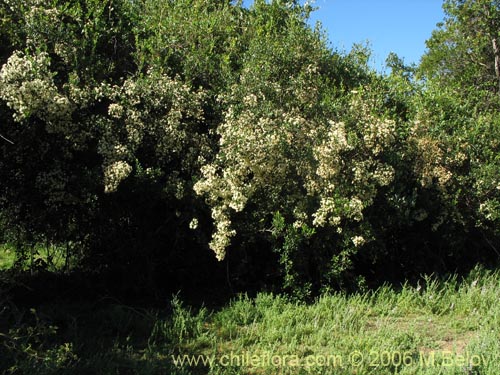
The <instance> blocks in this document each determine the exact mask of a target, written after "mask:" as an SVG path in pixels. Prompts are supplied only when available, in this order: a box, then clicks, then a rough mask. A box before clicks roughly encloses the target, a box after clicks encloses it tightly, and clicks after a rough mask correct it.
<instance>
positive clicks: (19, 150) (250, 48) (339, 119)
mask: <svg viewBox="0 0 500 375" xmlns="http://www.w3.org/2000/svg"><path fill="white" fill-rule="evenodd" d="M16 5H18V6H16ZM312 10H313V9H312V8H311V6H310V5H308V4H307V3H306V4H305V5H301V3H300V2H298V1H285V0H273V1H264V0H259V1H255V2H254V4H253V6H252V7H250V8H249V9H246V8H244V7H243V6H242V3H241V2H231V1H228V0H218V1H208V0H179V1H171V0H142V1H129V0H112V1H111V0H109V1H104V2H103V1H96V0H79V1H76V0H75V1H59V0H51V1H46V2H42V1H38V0H23V1H20V2H14V1H11V0H8V1H7V0H5V1H3V2H1V3H0V20H1V23H0V38H1V41H2V51H1V53H0V58H1V59H2V60H1V61H2V63H3V67H2V70H1V73H0V118H1V119H2V128H1V129H0V134H1V135H2V137H3V138H1V139H0V177H1V179H2V185H1V186H0V211H1V213H2V214H1V218H2V224H1V229H2V233H3V234H2V236H7V237H9V241H10V242H16V241H17V243H18V244H19V246H17V248H18V249H22V248H25V247H28V248H29V247H30V246H34V245H35V244H38V243H50V244H54V245H55V246H62V247H65V248H66V249H68V251H67V255H68V254H69V255H71V256H72V257H73V261H74V263H77V264H78V265H79V266H81V267H83V268H86V270H92V271H100V270H105V269H109V267H110V266H111V265H112V266H113V267H115V268H116V269H118V271H117V272H122V273H123V274H127V275H134V277H137V279H136V280H132V279H131V280H130V282H131V283H132V284H136V285H140V284H144V283H145V284H147V285H148V287H150V288H152V289H154V288H155V281H154V280H155V278H156V277H160V276H159V275H161V276H165V275H169V276H165V277H167V278H168V277H172V278H177V276H178V275H176V272H186V271H179V270H187V269H190V270H192V272H194V273H197V274H204V275H206V276H207V277H211V276H212V275H214V274H217V275H220V272H221V270H222V268H221V267H220V266H218V265H216V262H215V261H213V259H212V255H211V254H210V253H209V252H208V250H207V247H210V248H211V249H212V250H213V252H214V253H215V258H217V259H219V260H222V259H224V258H225V256H226V254H229V255H230V257H229V258H228V261H227V262H228V264H227V267H226V273H227V278H228V279H229V280H228V281H229V283H230V282H231V280H230V278H231V275H230V271H229V270H233V274H232V277H233V279H234V280H233V281H236V280H240V281H241V283H240V285H245V280H243V279H244V278H245V277H249V278H253V279H254V280H255V279H262V280H260V282H261V284H260V285H265V286H269V287H270V288H271V289H275V288H276V284H279V287H278V288H277V289H279V288H280V287H281V288H282V289H283V290H287V291H289V292H290V293H291V294H295V295H296V297H299V298H306V297H309V296H312V295H314V294H315V293H317V292H319V291H321V290H323V291H325V290H331V289H335V288H348V287H352V286H354V287H359V286H364V285H365V284H366V282H367V281H375V280H377V277H378V276H380V275H384V277H386V272H385V270H386V269H391V271H392V272H391V273H392V274H394V278H398V277H401V276H403V277H404V276H412V275H413V276H415V275H418V274H419V273H420V272H422V271H429V270H434V271H442V272H446V271H448V270H450V269H456V268H458V269H468V268H470V267H472V264H473V262H474V261H475V260H478V259H479V260H485V261H486V260H489V259H492V258H494V257H495V254H494V251H495V250H496V245H495V243H496V241H498V238H499V237H498V236H499V232H498V228H499V226H498V220H500V198H499V194H500V190H499V188H498V178H497V176H498V174H499V168H500V162H499V160H498V154H499V150H498V147H499V145H498V139H499V136H498V128H499V127H498V122H499V121H500V118H499V116H498V115H497V112H498V109H499V108H500V106H499V98H498V95H497V94H498V90H497V87H498V82H497V80H498V77H499V76H500V73H498V71H497V69H496V66H497V65H496V62H497V53H496V52H495V48H494V45H495V43H496V41H497V39H498V35H497V34H495V33H497V32H498V28H497V27H496V25H497V18H498V6H497V4H496V3H495V2H491V1H486V0H481V1H472V0H470V1H469V0H467V1H455V0H449V1H447V2H446V3H445V10H446V14H447V18H446V20H445V23H444V24H443V26H442V27H441V28H440V29H439V30H437V31H436V32H435V33H434V35H433V37H432V38H431V40H430V41H429V51H428V53H427V54H426V56H425V57H424V59H423V61H422V64H421V66H420V67H419V68H418V69H417V73H418V74H414V73H415V68H414V67H407V66H405V64H404V62H403V61H402V60H401V59H399V58H398V57H397V56H395V55H390V56H389V57H388V60H387V63H388V66H389V67H390V68H391V73H390V75H387V76H380V75H377V74H376V73H375V72H373V71H371V70H370V69H369V67H368V65H367V61H368V59H369V54H370V51H369V49H368V48H367V47H366V46H361V45H358V46H355V47H354V48H353V49H352V51H351V52H350V53H348V54H346V55H342V54H339V53H337V52H336V51H333V50H331V49H330V48H329V47H328V43H327V40H326V38H325V34H324V32H323V31H322V30H321V28H320V27H319V26H318V27H316V28H311V27H310V26H308V21H309V18H308V17H309V15H310V13H311V12H312ZM499 56H500V55H499ZM499 59H500V57H499ZM498 62H499V64H500V60H498ZM499 66H500V65H499ZM499 69H500V68H499ZM418 78H423V79H422V80H417V79H418ZM464 88H467V90H464ZM464 93H465V95H464ZM277 212H279V216H277V214H276V213H277ZM210 237H211V238H210ZM11 239H13V241H11ZM18 251H19V252H20V253H21V252H22V251H21V250H18ZM200 254H201V255H200ZM492 255H493V256H492ZM208 264H210V266H207V265H208ZM229 266H231V267H229ZM131 269H133V270H134V272H130V270H131ZM165 270H167V271H166V272H165ZM195 270H198V271H199V272H195ZM223 276H226V275H223ZM178 279H181V278H180V277H179V278H178ZM369 279H371V280H369ZM278 280H279V281H278ZM247 281H248V280H247ZM162 282H163V281H162Z"/></svg>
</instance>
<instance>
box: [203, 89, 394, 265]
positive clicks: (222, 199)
mask: <svg viewBox="0 0 500 375" xmlns="http://www.w3.org/2000/svg"><path fill="white" fill-rule="evenodd" d="M302 83H303V82H300V85H299V83H297V85H298V86H300V87H301V88H300V89H298V90H297V95H296V97H297V100H298V101H299V103H301V104H302V103H303V101H306V102H307V101H308V100H309V101H313V98H312V97H311V98H309V99H308V97H307V95H305V94H304V95H302V94H300V93H301V92H302V87H304V86H303V85H302ZM291 84H292V86H293V82H292V83H291ZM239 95H240V96H239ZM276 95H278V94H276ZM301 95H302V96H301ZM299 96H301V98H300V100H299V98H298V97H299ZM228 98H229V99H228V100H229V101H233V102H234V104H232V105H229V107H228V110H227V112H226V116H225V121H224V122H223V123H222V124H221V125H220V126H219V128H218V133H219V135H220V143H219V146H220V151H219V154H218V155H217V157H216V159H215V160H214V161H213V162H212V163H210V164H208V165H205V166H204V167H203V168H202V176H203V177H202V179H201V180H199V181H198V182H197V183H196V184H195V186H194V188H195V191H196V193H197V194H199V195H202V196H204V197H205V198H206V200H207V203H208V204H209V206H210V207H211V208H212V217H213V219H214V221H215V232H214V233H213V237H212V242H211V244H210V246H211V248H212V250H214V252H215V253H216V255H217V257H218V258H219V259H222V258H223V257H224V254H225V249H226V247H227V246H228V245H229V244H230V240H231V238H232V237H233V236H234V235H235V228H233V225H232V221H231V215H232V213H235V212H241V211H243V210H244V209H245V207H246V206H247V204H248V202H250V201H253V200H254V198H255V197H256V196H265V197H268V199H267V200H266V201H265V202H263V201H262V200H259V206H258V208H257V210H260V211H259V213H260V215H262V216H263V217H265V216H270V215H272V213H273V212H275V211H276V210H283V209H291V211H292V214H293V216H294V225H297V226H301V225H303V224H307V225H313V226H317V227H320V226H321V227H324V226H331V227H333V228H335V230H336V231H337V232H338V233H342V225H343V223H347V222H350V223H360V222H361V221H362V220H363V217H364V216H363V211H364V209H365V208H366V207H368V206H369V205H370V204H371V202H372V199H373V198H374V197H375V195H376V193H377V191H378V190H377V189H378V187H380V186H386V185H388V184H390V183H391V182H392V180H393V178H394V169H393V167H392V166H390V165H388V164H387V163H385V162H383V161H382V159H381V155H382V152H383V151H384V150H386V149H387V148H389V147H390V146H391V145H392V144H393V142H394V140H395V131H396V124H395V123H394V122H393V121H390V120H385V119H377V118H375V117H374V116H372V115H371V114H370V113H371V110H370V108H368V106H367V104H365V103H363V102H360V101H359V99H358V98H356V99H355V100H356V102H355V104H354V105H353V112H352V113H353V116H354V117H356V121H355V122H353V120H352V118H350V119H349V122H344V121H334V120H318V119H317V118H306V117H305V116H304V115H303V111H301V110H298V109H296V108H294V107H291V108H283V107H280V106H276V105H274V103H272V102H271V101H270V100H268V99H266V97H265V96H264V95H263V94H262V93H261V92H259V91H255V92H252V91H249V92H247V93H245V94H244V95H241V94H238V93H230V94H228ZM235 98H236V99H235ZM353 101H354V99H353ZM360 103H361V104H360ZM360 108H361V109H360ZM358 133H361V135H358ZM351 139H352V142H351V141H350V140H351ZM285 191H286V192H287V193H286V194H283V192H285ZM257 193H258V194H257ZM310 201H314V202H317V203H315V205H316V207H314V206H311V205H310V204H309V203H308V202H310ZM254 202H255V201H254ZM263 229H264V228H263ZM363 241H364V240H363ZM355 245H356V246H361V245H362V241H361V239H360V238H356V240H355Z"/></svg>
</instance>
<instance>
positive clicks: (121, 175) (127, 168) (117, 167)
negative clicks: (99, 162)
mask: <svg viewBox="0 0 500 375" xmlns="http://www.w3.org/2000/svg"><path fill="white" fill-rule="evenodd" d="M130 172H132V166H131V165H130V164H128V163H127V162H125V161H122V160H120V161H116V162H114V163H112V164H110V165H107V166H106V167H105V168H104V191H105V192H106V193H111V192H113V191H116V189H117V188H118V185H119V184H120V182H121V181H122V180H124V179H125V178H127V177H128V176H129V175H130Z"/></svg>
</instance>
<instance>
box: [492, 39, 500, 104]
mask: <svg viewBox="0 0 500 375" xmlns="http://www.w3.org/2000/svg"><path fill="white" fill-rule="evenodd" d="M492 44H493V54H494V56H495V74H496V77H497V81H498V93H499V94H500V48H499V46H498V39H497V38H493V40H492Z"/></svg>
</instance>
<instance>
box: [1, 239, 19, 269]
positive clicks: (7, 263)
mask: <svg viewBox="0 0 500 375" xmlns="http://www.w3.org/2000/svg"><path fill="white" fill-rule="evenodd" d="M15 261H16V252H15V250H14V248H13V247H12V246H9V245H8V244H0V270H8V269H10V268H12V266H13V265H14V262H15Z"/></svg>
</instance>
